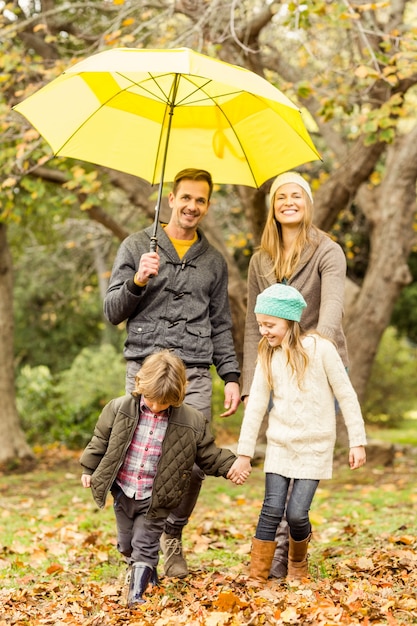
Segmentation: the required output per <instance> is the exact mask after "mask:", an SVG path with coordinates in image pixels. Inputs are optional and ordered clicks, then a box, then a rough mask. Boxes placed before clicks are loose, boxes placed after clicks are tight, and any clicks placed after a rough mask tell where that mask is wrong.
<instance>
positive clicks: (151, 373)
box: [132, 350, 187, 407]
mask: <svg viewBox="0 0 417 626" xmlns="http://www.w3.org/2000/svg"><path fill="white" fill-rule="evenodd" d="M186 388H187V376H186V372H185V365H184V363H183V362H182V360H181V359H180V358H179V357H178V356H176V355H175V354H174V353H173V352H171V351H170V350H161V351H160V352H155V353H154V354H150V355H149V356H148V357H146V359H145V360H144V362H143V363H142V367H141V368H140V370H139V371H138V373H137V374H136V376H135V390H134V391H133V392H132V395H134V396H136V397H137V396H140V395H143V396H145V398H148V400H152V401H153V402H159V403H160V404H169V405H170V406H175V407H178V406H180V405H181V404H182V403H183V402H184V398H185V391H186Z"/></svg>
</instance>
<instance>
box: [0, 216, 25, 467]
mask: <svg viewBox="0 0 417 626" xmlns="http://www.w3.org/2000/svg"><path fill="white" fill-rule="evenodd" d="M0 293H1V298H0V363H1V367H0V398H1V401H0V465H2V466H5V465H7V464H10V463H15V462H16V459H21V460H23V459H32V458H33V453H32V451H31V449H30V448H29V446H28V445H27V443H26V439H25V436H24V433H23V431H22V429H21V426H20V422H19V416H18V413H17V409H16V394H15V386H14V370H13V361H14V358H13V278H12V257H11V254H10V249H9V246H8V242H7V227H6V225H5V224H2V223H0Z"/></svg>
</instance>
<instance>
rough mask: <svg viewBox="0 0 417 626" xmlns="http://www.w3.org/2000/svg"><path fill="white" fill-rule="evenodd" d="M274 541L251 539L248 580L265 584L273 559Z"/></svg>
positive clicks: (275, 544)
mask: <svg viewBox="0 0 417 626" xmlns="http://www.w3.org/2000/svg"><path fill="white" fill-rule="evenodd" d="M276 547H277V542H276V541H262V539H257V538H256V537H253V539H252V550H251V553H250V566H249V578H250V579H251V580H256V581H258V582H266V581H267V580H268V576H269V570H270V569H271V563H272V559H273V558H274V552H275V548H276Z"/></svg>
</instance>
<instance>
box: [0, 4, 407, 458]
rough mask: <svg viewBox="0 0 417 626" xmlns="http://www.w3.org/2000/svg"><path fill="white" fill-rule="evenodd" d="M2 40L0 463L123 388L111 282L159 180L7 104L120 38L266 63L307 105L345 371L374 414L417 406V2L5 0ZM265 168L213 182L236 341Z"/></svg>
mask: <svg viewBox="0 0 417 626" xmlns="http://www.w3.org/2000/svg"><path fill="white" fill-rule="evenodd" d="M0 46H1V50H0V51H1V54H0V69H1V75H0V128H1V136H0V146H1V150H0V190H1V193H0V294H1V296H0V398H1V400H0V416H1V419H0V463H3V464H9V465H10V466H13V464H16V463H19V462H20V461H22V460H23V459H26V458H30V457H32V456H33V452H32V447H33V445H35V444H36V443H39V441H43V442H44V441H60V442H61V443H64V444H65V445H69V446H72V447H74V448H75V447H77V446H78V447H80V446H81V445H82V444H83V443H84V442H85V438H86V436H88V435H89V434H90V433H91V427H92V424H93V423H94V421H95V419H96V417H97V413H98V411H99V410H100V407H101V406H102V405H103V404H104V403H105V402H106V401H107V400H108V399H109V398H110V397H113V396H115V395H119V394H120V393H122V392H123V385H124V382H123V381H124V365H123V360H122V357H121V351H122V343H123V339H124V328H123V326H121V327H118V328H113V327H109V325H108V324H107V323H106V322H105V320H104V318H103V315H102V297H103V294H104V292H105V289H106V285H107V281H108V278H109V275H110V271H111V266H112V263H113V260H114V256H115V251H116V249H117V247H118V245H119V243H120V241H121V240H122V239H123V238H124V237H125V236H126V235H127V234H129V233H130V232H133V231H135V230H137V229H140V228H142V227H144V226H146V225H148V224H149V223H151V220H152V217H153V213H154V204H155V197H156V192H157V189H156V188H152V187H151V186H150V185H149V184H148V183H146V182H144V181H142V180H141V179H139V178H135V177H132V176H128V175H125V174H122V173H120V172H116V171H111V170H106V169H104V168H101V167H95V166H94V165H91V164H87V163H84V162H76V161H72V160H69V159H54V158H52V156H51V153H50V150H49V148H48V146H47V145H46V144H45V142H44V141H43V140H42V138H40V137H39V136H38V134H37V132H36V131H35V130H34V129H33V128H31V127H30V126H29V125H28V124H26V123H25V121H24V120H23V119H22V118H21V117H20V116H19V115H18V114H17V113H14V112H13V111H12V110H11V107H12V106H13V105H14V104H16V103H17V102H19V101H20V100H22V99H23V98H25V97H27V96H28V95H29V94H31V93H33V92H34V91H35V90H37V89H39V88H40V87H41V86H42V85H44V84H45V83H47V82H49V81H50V80H52V79H53V78H54V77H56V76H57V75H58V74H60V73H61V72H62V71H63V70H64V69H65V68H66V67H68V66H69V65H70V64H71V63H73V62H75V61H78V60H80V59H82V58H84V57H85V56H88V55H91V54H93V53H95V52H97V51H99V50H104V49H108V48H111V47H124V46H127V47H147V48H172V47H182V46H188V47H190V48H193V49H195V50H198V51H201V52H203V53H205V54H208V55H211V56H215V57H218V58H220V59H222V60H225V61H228V62H231V63H234V64H238V65H242V66H245V67H248V68H249V69H251V70H253V71H255V72H258V73H259V74H261V75H262V76H264V77H265V78H267V79H268V80H269V81H271V82H272V83H273V84H274V85H276V86H277V87H278V88H279V89H281V90H282V91H283V92H284V93H285V94H286V95H287V96H289V97H290V98H291V99H292V100H293V101H294V102H296V103H297V104H298V105H299V107H300V108H301V110H302V114H303V119H304V120H305V123H306V125H307V127H308V128H309V130H310V132H311V135H312V137H313V140H314V142H315V145H316V146H317V148H318V149H319V151H320V153H321V154H322V162H320V161H317V162H313V163H310V164H308V165H305V166H302V167H300V168H298V169H299V171H300V172H302V173H303V174H304V175H305V176H306V177H307V178H308V180H309V181H310V183H311V186H312V188H313V192H314V197H315V222H316V224H317V225H318V226H319V227H321V228H323V229H324V230H326V231H328V232H329V233H331V235H332V236H333V237H334V238H335V239H336V240H337V241H338V242H339V243H340V244H341V245H342V247H343V249H344V251H345V253H346V256H347V259H348V277H347V283H346V311H345V331H346V335H347V339H348V347H349V353H350V361H351V363H350V375H351V379H352V382H353V384H354V386H355V388H356V390H357V393H358V395H359V398H360V400H361V402H362V405H363V407H364V412H365V416H366V419H367V420H368V421H370V422H376V423H378V424H381V425H384V424H387V423H392V422H398V421H400V420H401V419H403V418H404V416H410V415H413V413H412V412H413V411H415V410H416V398H415V383H416V374H415V372H416V356H417V352H416V342H417V247H416V232H417V228H416V226H417V223H416V179H417V117H416V114H415V110H416V99H417V92H416V83H417V3H416V2H414V1H408V2H407V1H404V0H391V1H390V2H388V1H381V2H362V1H357V2H355V1H349V0H336V1H325V0H323V1H319V0H318V1H305V2H264V1H261V0H239V1H237V0H233V1H231V2H229V1H224V0H174V1H172V0H151V1H149V2H145V1H143V0H140V1H133V0H82V1H74V2H68V1H66V0H65V1H62V0H54V1H52V0H27V1H23V0H21V1H20V2H19V1H12V2H0ZM75 105H76V103H75ZM57 115H59V111H57ZM273 132H274V129H273V128H271V133H273ZM138 149H146V147H144V146H138ZM191 165H192V164H191ZM269 185H270V181H268V182H267V183H265V184H264V185H263V186H262V188H260V189H259V190H254V189H250V188H246V187H234V188H229V187H226V186H222V187H218V188H216V192H215V195H214V198H213V203H212V207H211V209H210V212H209V215H208V216H207V218H206V220H205V223H204V230H205V232H206V234H207V236H208V237H209V238H210V239H211V241H212V242H213V243H214V244H215V245H216V246H218V247H219V249H220V250H221V251H222V252H223V254H224V255H225V257H226V259H227V261H228V266H229V274H230V288H229V291H230V300H231V304H232V311H233V318H234V329H235V343H236V348H237V351H238V354H239V356H240V357H241V352H242V339H243V337H242V328H243V320H244V315H245V298H244V294H245V290H246V287H245V280H246V269H247V264H248V260H249V258H250V255H251V254H252V252H253V250H254V249H255V248H256V246H257V244H258V243H259V238H260V233H261V232H262V228H263V224H264V221H265V216H266V195H267V193H268V190H269ZM215 383H216V384H217V381H215Z"/></svg>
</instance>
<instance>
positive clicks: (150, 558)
mask: <svg viewBox="0 0 417 626" xmlns="http://www.w3.org/2000/svg"><path fill="white" fill-rule="evenodd" d="M111 493H112V495H113V498H114V503H113V509H114V514H115V517H116V524H117V549H118V550H119V552H121V554H123V555H124V556H125V557H126V560H127V562H128V563H135V562H138V561H141V562H144V563H147V564H148V565H150V566H152V567H155V568H156V566H157V564H158V559H159V540H160V537H161V534H162V532H163V530H164V525H165V521H166V517H157V518H153V519H147V518H146V517H145V514H146V512H147V511H148V508H149V504H150V501H151V499H150V498H146V499H145V500H135V499H134V498H128V497H127V496H126V494H125V493H123V491H122V489H121V487H119V485H117V484H116V483H115V484H114V485H113V487H112V489H111Z"/></svg>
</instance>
